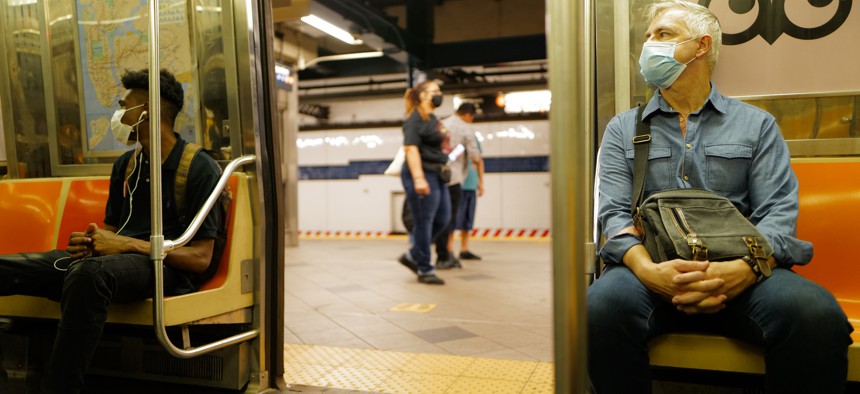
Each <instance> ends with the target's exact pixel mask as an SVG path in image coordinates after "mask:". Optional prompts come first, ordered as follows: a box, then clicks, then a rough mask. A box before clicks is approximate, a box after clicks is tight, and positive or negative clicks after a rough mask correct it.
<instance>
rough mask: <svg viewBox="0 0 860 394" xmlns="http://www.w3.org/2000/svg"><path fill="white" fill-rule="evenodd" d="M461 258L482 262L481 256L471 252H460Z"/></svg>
mask: <svg viewBox="0 0 860 394" xmlns="http://www.w3.org/2000/svg"><path fill="white" fill-rule="evenodd" d="M460 258H461V259H463V260H480V259H481V256H478V255H476V254H474V253H472V252H470V251H468V250H467V251H464V252H460Z"/></svg>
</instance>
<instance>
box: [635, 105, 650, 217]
mask: <svg viewBox="0 0 860 394" xmlns="http://www.w3.org/2000/svg"><path fill="white" fill-rule="evenodd" d="M644 113H645V105H644V104H639V110H638V111H636V136H635V137H633V191H632V193H633V194H632V195H631V197H630V213H631V214H632V215H634V216H635V215H636V209H637V208H639V204H641V203H642V200H643V199H644V197H645V176H646V175H647V174H648V149H649V148H650V147H651V127H650V126H651V122H650V121H648V120H645V119H644Z"/></svg>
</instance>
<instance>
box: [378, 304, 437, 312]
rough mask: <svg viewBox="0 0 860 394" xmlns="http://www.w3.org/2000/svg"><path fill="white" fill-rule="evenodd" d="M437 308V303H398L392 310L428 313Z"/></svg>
mask: <svg viewBox="0 0 860 394" xmlns="http://www.w3.org/2000/svg"><path fill="white" fill-rule="evenodd" d="M435 308H436V304H410V303H404V304H397V305H395V306H394V307H392V308H391V309H389V310H390V311H392V312H415V313H427V312H430V311H432V310H433V309H435Z"/></svg>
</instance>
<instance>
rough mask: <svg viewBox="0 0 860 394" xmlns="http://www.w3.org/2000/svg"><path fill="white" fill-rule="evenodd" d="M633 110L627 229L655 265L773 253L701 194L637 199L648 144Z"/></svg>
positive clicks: (737, 216)
mask: <svg viewBox="0 0 860 394" xmlns="http://www.w3.org/2000/svg"><path fill="white" fill-rule="evenodd" d="M644 108H645V106H644V105H643V106H640V107H639V111H638V114H637V116H638V118H637V125H636V136H635V137H634V138H633V144H634V156H633V195H632V198H631V209H632V214H633V224H634V226H636V228H637V229H638V230H639V232H640V233H641V234H642V243H643V245H644V246H645V249H647V250H648V253H649V254H650V255H651V259H652V260H653V261H654V262H655V263H660V262H663V261H668V260H672V259H684V260H698V261H704V260H709V261H725V260H735V259H740V258H743V257H744V256H749V257H750V258H751V259H753V260H759V259H766V258H767V257H768V256H770V255H771V254H773V248H772V247H771V245H770V243H769V242H768V241H767V239H766V238H765V237H764V236H763V235H762V234H761V233H760V232H759V231H758V229H756V227H755V226H754V225H753V224H752V223H750V221H749V220H747V218H746V217H744V215H743V214H741V212H740V211H738V210H737V208H735V206H734V204H732V202H731V201H729V200H728V199H727V198H725V197H723V196H720V195H717V194H714V193H711V192H709V191H707V190H701V189H670V190H664V191H661V192H658V193H654V194H653V195H651V196H649V197H648V198H646V199H645V200H644V201H643V200H642V199H643V197H644V195H645V177H646V174H647V172H648V149H649V146H650V143H651V134H650V127H649V123H648V122H647V121H646V120H645V119H643V112H644Z"/></svg>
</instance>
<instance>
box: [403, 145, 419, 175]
mask: <svg viewBox="0 0 860 394" xmlns="http://www.w3.org/2000/svg"><path fill="white" fill-rule="evenodd" d="M403 148H404V150H405V152H406V165H407V166H409V172H410V173H412V179H423V178H424V168H423V167H422V166H421V153H420V152H419V151H418V147H417V146H415V145H406V146H404V147H403Z"/></svg>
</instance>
